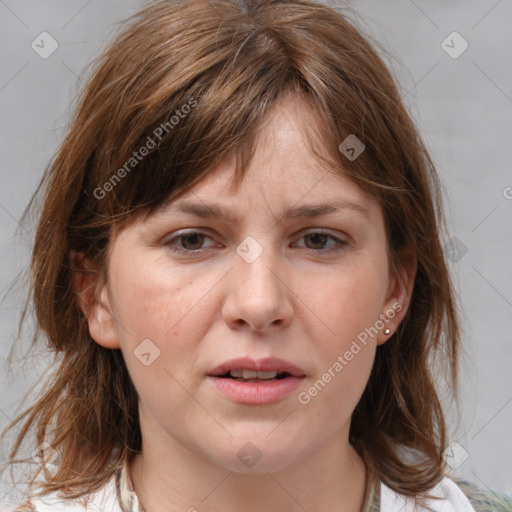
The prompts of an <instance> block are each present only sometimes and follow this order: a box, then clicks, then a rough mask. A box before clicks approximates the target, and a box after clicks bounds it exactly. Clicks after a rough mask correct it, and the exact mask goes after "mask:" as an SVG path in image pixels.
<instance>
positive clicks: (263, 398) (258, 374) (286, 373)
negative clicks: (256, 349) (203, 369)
mask: <svg viewBox="0 0 512 512" xmlns="http://www.w3.org/2000/svg"><path fill="white" fill-rule="evenodd" d="M207 377H208V380H209V381H210V382H211V383H212V384H213V385H214V389H216V390H217V391H218V392H220V393H221V394H222V396H224V398H226V399H228V400H229V401H231V402H235V403H238V404H246V405H266V404H271V403H275V402H279V401H281V400H282V399H284V398H285V397H287V396H289V395H290V394H291V393H292V392H293V391H294V390H296V389H297V387H298V386H299V385H300V384H301V382H302V381H303V379H304V378H305V377H306V375H305V373H304V370H303V369H302V368H300V367H298V366H296V365H294V364H292V363H290V362H288V361H285V360H283V359H278V358H274V357H271V358H266V359H259V360H257V361H255V360H253V359H249V358H238V359H232V360H230V361H226V362H225V363H222V364H220V365H218V366H216V367H215V368H213V369H211V370H210V371H209V373H208V375H207Z"/></svg>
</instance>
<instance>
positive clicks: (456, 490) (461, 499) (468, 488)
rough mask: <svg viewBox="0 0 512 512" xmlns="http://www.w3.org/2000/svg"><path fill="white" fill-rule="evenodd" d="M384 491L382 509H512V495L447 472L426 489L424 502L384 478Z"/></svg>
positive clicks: (461, 511) (492, 511)
mask: <svg viewBox="0 0 512 512" xmlns="http://www.w3.org/2000/svg"><path fill="white" fill-rule="evenodd" d="M380 494H381V495H380V499H381V503H380V505H381V506H380V512H395V511H396V510H403V511H404V512H405V511H407V512H424V511H427V510H431V511H432V512H512V497H511V496H509V495H507V494H505V493H499V492H493V491H488V490H484V489H481V488H479V487H478V486H476V485H475V484H472V483H470V482H466V481H463V480H457V481H456V480H452V479H451V478H449V477H447V476H445V477H444V478H443V479H442V480H441V481H440V482H439V483H438V484H437V485H436V486H434V487H433V488H432V489H431V490H430V491H429V492H428V493H426V494H427V496H425V499H424V500H423V502H422V504H421V505H420V504H419V500H415V499H414V498H409V497H406V496H403V495H401V494H398V493H396V492H395V491H393V490H392V489H390V488H389V487H388V486H386V485H385V484H384V483H383V482H381V493H380ZM418 498H419V497H418Z"/></svg>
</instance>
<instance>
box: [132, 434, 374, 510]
mask: <svg viewBox="0 0 512 512" xmlns="http://www.w3.org/2000/svg"><path fill="white" fill-rule="evenodd" d="M143 441H144V436H143ZM143 444H144V452H143V453H141V454H138V455H136V456H135V458H134V460H133V461H132V464H131V466H130V468H129V471H130V476H131V479H132V484H133V487H134V491H135V493H136V494H137V496H138V498H139V500H140V503H141V504H142V506H143V507H144V510H145V512H157V511H159V512H160V511H166V512H167V511H168V512H178V511H180V512H183V511H188V512H197V511H201V512H214V511H219V510H223V511H226V512H232V511H233V512H234V511H237V510H244V512H261V511H263V510H265V511H268V510H272V511H286V512H304V511H305V510H315V511H316V512H333V511H336V512H359V511H361V509H362V506H363V501H364V495H365V490H366V470H365V465H364V463H363V461H362V459H361V458H360V457H359V455H358V454H357V453H356V451H355V450H354V449H353V447H352V446H351V445H350V444H348V442H347V443H346V445H345V446H343V445H341V443H340V442H339V441H338V440H336V441H335V442H331V443H325V445H323V446H322V447H321V449H319V450H316V451H315V453H311V454H308V455H307V456H304V457H302V458H299V459H297V460H295V461H294V463H293V466H290V467H286V468H285V469H282V470H280V471H276V472H268V471H264V470H262V471H260V472H259V473H238V472H233V471H230V470H229V469H226V468H224V467H222V466H220V465H218V464H216V463H215V462H214V461H212V460H209V459H207V458H206V457H201V456H199V455H198V454H197V453H196V452H193V451H191V450H189V449H187V448H185V447H184V446H182V445H181V444H179V443H177V442H176V441H172V440H170V439H169V438H167V443H166V445H165V446H166V449H165V450H162V446H164V445H162V444H159V443H158V442H148V443H143Z"/></svg>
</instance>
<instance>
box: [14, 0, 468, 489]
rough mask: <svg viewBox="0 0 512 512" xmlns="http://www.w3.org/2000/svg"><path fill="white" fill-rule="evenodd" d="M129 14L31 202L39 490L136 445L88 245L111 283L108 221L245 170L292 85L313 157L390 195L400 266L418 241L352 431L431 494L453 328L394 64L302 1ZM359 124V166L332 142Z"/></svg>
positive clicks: (171, 5) (214, 1)
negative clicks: (312, 119) (231, 156)
mask: <svg viewBox="0 0 512 512" xmlns="http://www.w3.org/2000/svg"><path fill="white" fill-rule="evenodd" d="M129 21H130V23H129V24H128V25H127V27H126V28H125V29H124V31H123V32H122V33H120V34H119V35H118V36H117V37H116V39H115V40H114V41H113V43H112V44H110V45H109V47H108V48H107V50H106V51H105V52H104V54H103V55H102V56H101V57H100V58H99V59H98V61H97V62H96V64H95V68H94V70H93V73H92V77H91V79H90V80H89V81H88V83H87V85H86V87H85V90H84V91H83V93H82V94H81V96H80V98H79V102H78V106H77V108H76V111H75V112H74V115H73V119H72V122H71V125H70V128H69V130H68V132H67V135H66V137H65V139H64V141H63V142H62V145H61V146H60V149H59V151H58V153H57V155H56V157H55V159H54V160H53V161H52V162H51V164H50V165H49V166H48V168H47V169H46V171H45V174H44V176H43V179H42V181H41V183H40V185H39V187H38V190H37V191H36V194H34V197H33V198H32V201H31V203H30V204H29V206H28V208H27V211H28V209H29V208H31V207H32V203H33V200H34V198H35V197H36V195H37V194H38V193H40V192H41V191H43V192H44V202H43V205H42V211H41V214H40V220H39V223H38V229H37V233H36V237H35V242H34V247H33V253H32V261H31V279H32V280H31V292H30V296H29V301H33V304H34V307H35V313H36V316H37V322H38V328H37V332H36V333H35V334H34V338H33V340H32V344H34V343H35V342H36V340H37V338H38V337H39V336H40V334H44V336H45V337H46V338H47V340H48V343H49V345H50V347H51V349H52V350H53V351H55V353H56V354H57V355H58V356H59V357H60V359H59V366H58V368H57V370H56V371H55V373H54V375H53V376H52V379H51V380H50V381H49V383H48V385H47V387H46V388H45V389H44V392H43V393H42V396H40V398H39V399H38V400H37V401H36V402H35V403H34V404H33V405H32V406H31V407H29V408H28V409H27V410H26V411H24V412H23V413H22V414H20V415H19V416H18V417H17V418H16V419H15V420H14V421H13V422H12V423H11V425H10V426H9V427H8V428H9V429H10V428H12V427H13V426H14V425H16V424H17V423H18V422H20V421H21V420H23V419H24V418H25V422H24V424H23V428H22V429H21V432H20V433H19V435H18V437H17V439H16V442H15V444H14V447H13V449H12V452H11V454H10V461H11V462H14V456H15V455H16V453H17V452H18V450H19V448H20V445H21V443H22V442H23V440H24V438H25V436H26V434H27V433H28V431H29V429H30V428H31V427H34V426H35V427H36V439H37V443H41V442H43V441H44V440H47V441H48V442H50V444H51V445H52V447H53V448H55V449H56V450H58V451H59V453H60V466H59V469H58V471H57V472H56V474H55V475H54V476H53V478H52V479H51V480H47V481H44V482H42V483H41V484H38V485H40V486H41V488H42V492H41V493H42V494H45V493H48V492H51V491H61V492H62V495H63V496H67V497H77V496H81V495H83V494H84V493H87V492H92V491H94V490H96V489H98V488H99V487H100V486H101V485H102V484H104V483H105V482H106V481H107V480H108V479H109V478H110V477H111V476H112V474H113V472H114V470H115V468H116V463H119V461H120V460H122V457H125V456H127V457H130V456H132V455H133V454H134V453H135V452H138V451H140V449H141V435H140V428H139V420H138V403H137V394H136V391H135V389H134V386H133V384H132V382H131V379H130V377H129V374H128V372H127V369H126V366H125V363H124V361H123V358H122V356H121V353H120V351H119V350H109V349H106V348H104V347H101V346H100V345H99V344H98V343H96V342H94V340H93V339H92V338H91V336H90V334H89V331H88V326H87V320H86V317H85V315H84V313H83V312H82V311H81V309H80V307H79V303H78V299H77V295H76V293H75V292H74V290H73V279H74V275H75V270H74V269H73V268H72V264H71V258H70V251H71V250H76V251H79V252H83V253H84V254H85V256H86V257H88V258H90V259H91V260H92V261H94V262H95V263H96V264H97V266H98V268H99V269H100V274H101V278H102V279H103V280H106V279H107V275H106V261H107V260H106V256H107V251H108V247H109V239H110V236H111V234H112V230H113V229H121V228H122V227H123V226H125V225H126V223H128V222H129V221H131V220H133V219H135V218H139V217H140V216H141V215H148V214H151V213H152V212H154V211H156V210H157V209H158V208H160V207H161V206H162V205H164V204H165V203H167V202H168V201H171V200H174V199H175V198H177V197H178V195H180V194H183V193H184V192H186V191H187V190H189V189H190V188H191V187H193V186H194V185H195V184H197V183H198V182H199V181H200V180H201V179H203V178H204V177H205V176H206V175H207V174H208V173H209V172H210V170H211V169H212V168H213V167H215V165H216V164H218V163H219V162H220V161H221V160H222V159H223V158H225V157H226V156H227V155H228V153H230V152H232V151H234V152H235V153H236V155H237V170H236V179H237V180H239V179H242V177H243V175H244V173H245V172H246V170H247V167H248V165H249V163H250V161H251V156H252V154H253V150H254V142H255V140H256V134H257V128H258V127H259V126H260V124H261V122H262V120H263V119H264V118H265V116H266V114H267V113H268V112H269V110H270V109H271V108H272V106H273V105H275V104H276V103H277V102H279V101H280V99H282V98H283V96H284V95H285V94H287V93H293V94H296V95H300V96H301V97H302V98H303V99H304V100H306V101H307V102H309V104H310V105H311V106H312V108H313V109H314V110H315V111H316V112H317V113H318V114H319V116H320V118H321V119H322V120H323V127H322V130H323V133H322V139H321V140H322V148H321V150H319V149H318V145H317V147H315V144H314V143H313V142H312V141H311V140H309V139H308V140H309V142H308V143H309V144H310V146H311V150H312V151H314V153H315V154H316V156H317V157H318V159H319V161H321V162H323V164H325V165H326V166H328V167H329V169H331V170H333V171H334V172H337V173H342V174H343V175H345V176H347V177H349V178H350V179H352V180H354V182H355V183H356V184H358V185H359V186H360V187H361V188H362V189H363V190H365V191H366V192H368V193H370V194H371V195H372V196H374V197H375V198H376V199H377V200H378V201H379V204H380V205H381V207H382V210H383V214H384V218H385V226H386V232H387V239H388V251H389V254H390V261H391V271H392V272H395V271H396V270H397V268H398V266H399V264H400V257H399V256H400V251H401V250H402V249H404V248H413V249H414V250H415V251H416V254H417V263H418V267H417V274H416V278H415V282H414V290H413V294H412V297H411V301H410V306H409V309H408V312H407V315H406V317H405V319H404V321H403V322H402V323H401V324H400V325H399V327H398V330H397V331H396V333H394V334H393V336H392V337H391V339H390V340H389V341H388V342H387V343H385V344H384V345H382V346H380V347H379V348H378V350H377V354H376V360H375V364H374V367H373V370H372V373H371V376H370V379H369V382H368V385H367V387H366V390H365V391H364V394H363V396H362V398H361V400H360V402H359V404H358V405H357V407H356V409H355V411H354V414H353V417H352V423H351V431H350V442H351V443H352V444H353V446H354V447H355V448H356V450H357V451H358V452H359V454H360V455H361V456H363V458H364V459H365V461H366V463H367V464H369V465H370V466H371V468H372V469H373V470H374V471H376V472H377V474H378V476H379V477H380V478H381V479H382V480H383V481H384V482H385V483H386V484H387V485H388V486H390V487H391V488H393V489H394V490H396V491H398V492H402V493H404V494H407V495H416V494H418V493H421V492H423V491H426V490H428V489H429V488H431V487H432V486H433V485H434V484H436V483H437V482H438V481H439V480H440V479H441V478H442V476H443V469H444V462H443V458H442V452H443V450H444V449H445V447H446V425H445V419H444V416H443V410H442V407H441V403H440V398H439V390H438V388H437V387H436V382H435V381H436V380H437V379H438V376H439V375H444V376H445V377H446V379H447V382H448V383H449V384H450V389H451V390H452V391H453V395H454V396H455V398H456V394H457V393H456V391H457V354H458V345H459V338H460V333H459V324H458V319H457V312H456V308H455V299H454V296H453V291H452V286H451V281H450V276H449V274H448V270H447V266H446V263H445V259H444V255H443V251H442V247H441V243H440V233H441V228H445V225H444V220H443V211H442V203H441V187H440V184H439V180H438V177H437V175H436V172H435V169H434V165H433V163H432V161H431V159H430V157H429V155H428V153H427V151H426V149H425V147H424V145H423V143H422V141H421V140H420V137H419V134H418V132H417V130H416V128H415V126H414V124H413V122H412V121H411V119H410V117H409V115H408V113H407V112H406V110H405V108H404V106H403V104H402V101H401V98H400V94H399V92H398V90H397V88H396V86H395V84H394V82H393V79H392V77H391V75H390V73H389V71H388V69H387V68H386V66H385V64H384V63H383V61H382V60H381V58H380V57H379V56H378V54H377V52H376V51H375V50H374V49H373V48H372V47H371V45H370V44H369V43H368V42H367V41H366V39H365V38H364V37H363V36H362V35H361V34H360V33H359V32H358V30H356V28H354V26H353V25H352V24H351V23H349V21H347V19H346V16H344V15H343V14H342V13H341V12H340V11H337V10H335V9H333V8H330V7H327V6H324V5H321V4H318V3H315V2H313V1H308V0H290V1H285V0H270V1H262V0H253V1H251V0H247V1H242V0H240V1H236V0H211V1H208V0H188V1H179V2H178V1H169V0H161V1H156V2H152V3H151V4H149V5H148V6H147V7H145V8H143V9H142V10H140V11H139V12H138V13H136V14H135V15H134V16H132V17H131V18H130V20H129ZM186 106H187V108H186ZM350 134H355V135H356V136H357V137H358V138H359V139H360V140H361V141H362V142H363V143H364V145H365V150H364V152H363V153H362V154H361V155H360V156H359V157H358V158H357V159H355V160H353V161H352V160H350V159H347V158H346V156H345V155H344V154H342V153H341V151H340V150H339V149H338V146H339V144H340V143H341V142H342V141H343V140H344V139H345V138H346V137H347V136H349V135H350ZM143 147H145V148H146V149H147V151H142V149H141V148H143ZM142 153H144V155H142ZM29 301H27V304H28V302H29ZM25 307H27V306H25ZM22 320H23V319H22ZM20 324H21V321H20ZM437 356H441V357H437ZM433 361H436V362H437V363H441V362H442V361H445V362H446V368H445V367H444V366H440V365H439V364H436V365H433V364H432V363H433ZM445 369H447V370H448V371H447V372H446V373H443V372H444V370H445ZM434 372H438V373H434ZM50 426H51V427H52V430H51V437H50V436H49V434H50V430H49V429H50ZM4 435H5V433H4ZM114 449H118V450H119V451H118V452H114V453H118V455H117V456H116V457H117V459H114V462H113V461H112V459H111V458H110V457H111V455H112V453H113V450H114ZM404 449H405V451H404ZM411 454H413V455H414V457H412V458H411ZM38 473H39V471H38V472H37V473H36V475H35V476H37V474H38ZM35 476H34V479H35ZM34 479H32V481H31V485H32V484H33V483H34Z"/></svg>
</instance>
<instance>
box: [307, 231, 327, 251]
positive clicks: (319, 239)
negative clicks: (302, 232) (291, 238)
mask: <svg viewBox="0 0 512 512" xmlns="http://www.w3.org/2000/svg"><path fill="white" fill-rule="evenodd" d="M308 236H309V237H310V239H311V240H312V242H313V244H317V243H320V245H321V247H323V246H324V245H325V242H326V239H327V235H325V234H322V233H312V234H311V235H308ZM316 248H317V247H316Z"/></svg>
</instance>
